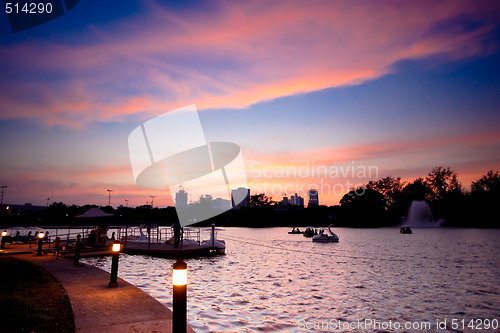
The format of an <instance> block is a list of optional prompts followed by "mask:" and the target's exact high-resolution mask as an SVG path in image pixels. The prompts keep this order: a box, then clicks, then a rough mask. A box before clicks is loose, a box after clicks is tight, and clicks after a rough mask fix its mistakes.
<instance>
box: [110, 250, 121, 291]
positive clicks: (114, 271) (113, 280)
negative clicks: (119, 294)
mask: <svg viewBox="0 0 500 333" xmlns="http://www.w3.org/2000/svg"><path fill="white" fill-rule="evenodd" d="M120 248H121V246H120V242H118V241H115V242H113V247H112V250H113V258H112V259H111V276H110V278H109V284H108V287H109V288H114V287H117V286H118V257H119V256H120Z"/></svg>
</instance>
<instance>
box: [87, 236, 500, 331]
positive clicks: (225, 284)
mask: <svg viewBox="0 0 500 333" xmlns="http://www.w3.org/2000/svg"><path fill="white" fill-rule="evenodd" d="M289 230H290V229H287V228H269V229H249V228H226V229H225V231H224V232H223V233H222V238H224V239H225V240H226V244H227V249H226V255H225V256H219V257H212V258H199V259H187V260H186V262H187V264H188V279H189V285H188V323H189V325H190V326H191V327H192V328H193V329H194V330H195V331H196V332H259V331H261V332H305V331H325V332H353V331H356V332H377V331H380V332H385V331H389V332H391V331H398V332H419V331H420V332H429V331H432V332H447V331H449V332H484V331H488V332H493V331H500V328H498V327H500V324H499V322H498V321H499V320H500V260H499V256H498V254H499V253H500V230H478V229H444V228H432V229H414V230H413V231H414V232H413V234H411V235H402V234H400V233H399V229H395V228H381V229H348V228H334V232H335V233H336V234H337V235H338V236H339V237H340V242H339V243H327V244H319V243H312V242H311V239H308V238H305V237H303V236H302V235H289V234H288V233H287V232H288V231H289ZM82 261H85V262H87V263H91V264H93V265H95V266H98V267H100V268H103V269H105V270H108V271H109V269H110V266H111V261H110V258H93V259H91V258H86V259H84V260H82ZM173 262H174V260H172V259H162V258H153V257H148V256H130V255H124V254H122V255H121V257H120V266H119V272H118V275H119V276H120V277H121V278H123V279H125V280H126V281H128V282H130V283H132V284H134V285H136V286H137V287H139V288H141V289H143V290H144V291H145V292H147V293H149V294H150V295H152V296H153V297H155V298H156V299H158V300H159V301H160V302H161V303H163V304H164V305H166V306H167V307H169V308H170V309H171V308H172V287H171V274H172V273H171V272H172V264H173ZM145 311H147V309H145ZM471 320H474V321H472V322H471ZM445 321H446V322H445ZM487 328H489V329H487Z"/></svg>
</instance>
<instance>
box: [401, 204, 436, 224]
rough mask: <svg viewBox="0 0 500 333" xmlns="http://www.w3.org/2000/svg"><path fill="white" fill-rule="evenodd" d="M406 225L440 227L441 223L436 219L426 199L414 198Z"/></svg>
mask: <svg viewBox="0 0 500 333" xmlns="http://www.w3.org/2000/svg"><path fill="white" fill-rule="evenodd" d="M405 224H406V225H408V226H410V227H412V228H415V227H416V228H429V227H438V226H439V223H437V221H436V220H434V217H433V216H432V212H431V208H430V207H429V204H428V203H427V202H426V201H424V200H413V201H412V203H411V205H410V209H409V210H408V219H407V220H406V223H405Z"/></svg>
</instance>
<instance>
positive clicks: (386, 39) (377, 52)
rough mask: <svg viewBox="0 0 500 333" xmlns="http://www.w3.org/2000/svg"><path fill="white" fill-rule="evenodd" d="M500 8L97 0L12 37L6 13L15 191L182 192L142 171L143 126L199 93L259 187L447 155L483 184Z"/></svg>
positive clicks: (327, 191)
mask: <svg viewBox="0 0 500 333" xmlns="http://www.w3.org/2000/svg"><path fill="white" fill-rule="evenodd" d="M2 5H3V3H2ZM499 18H500V1H489V0H488V1H477V0H473V1H457V0H451V1H270V0H268V1H193V2H189V4H185V3H184V2H183V1H153V0H144V1H105V2H101V1H90V0H81V1H80V2H79V4H78V5H77V6H76V7H75V8H74V9H72V10H71V11H69V12H68V13H67V14H65V15H63V16H61V17H59V18H57V19H55V20H53V21H50V22H48V23H45V24H42V25H40V26H38V27H35V28H32V29H29V30H25V31H21V32H18V33H13V32H12V31H11V28H10V26H9V21H8V19H7V15H6V14H5V13H4V12H2V15H1V16H0V36H1V39H0V58H1V59H2V61H1V62H0V73H1V75H0V88H1V89H0V143H1V144H0V154H1V158H0V171H1V173H0V185H6V186H8V188H7V189H5V197H4V203H12V204H24V203H26V202H30V203H32V204H33V205H45V204H46V203H47V198H50V200H49V202H59V201H61V202H63V203H65V204H68V205H71V204H77V205H83V204H86V203H91V204H97V205H106V204H107V203H108V192H107V189H112V190H113V192H112V194H111V205H112V206H115V207H116V206H118V205H125V199H127V200H129V205H131V206H137V205H143V204H145V203H146V202H147V201H150V200H151V199H150V196H151V195H154V196H155V198H154V206H158V207H166V206H168V205H173V202H172V199H171V196H170V192H169V191H168V190H167V189H165V190H150V189H144V188H141V187H139V186H138V185H136V184H135V181H134V177H133V174H132V169H131V165H130V160H129V152H128V141H127V139H128V135H129V134H130V132H131V131H132V130H133V129H134V128H136V127H137V126H139V125H140V124H141V123H143V122H144V121H146V120H148V119H150V118H153V117H155V116H157V115H161V114H163V113H165V112H167V111H170V110H174V109H177V108H181V107H183V106H186V105H190V104H196V107H197V109H198V111H199V115H200V120H201V123H202V125H203V128H204V130H205V135H206V138H207V140H209V141H227V142H233V143H236V144H238V145H239V146H240V147H241V151H242V155H243V158H244V161H245V166H246V169H247V177H248V183H249V187H250V190H251V193H252V194H255V193H260V192H265V193H266V194H268V195H269V196H272V197H273V199H281V197H283V196H284V195H285V194H286V195H288V196H290V195H292V194H294V193H295V192H298V193H299V195H302V196H303V197H307V194H306V192H307V189H308V188H310V187H317V188H319V190H320V193H319V200H320V204H327V205H334V204H337V203H338V201H339V199H340V198H341V197H342V195H344V194H345V193H346V192H348V191H349V190H350V187H352V186H355V185H357V184H363V183H367V182H368V181H369V180H376V179H378V178H381V177H386V176H394V177H402V178H403V179H404V180H406V181H411V180H413V179H415V178H417V177H424V176H426V175H427V173H428V172H430V171H431V169H432V168H433V167H436V166H443V167H450V168H451V169H453V170H454V171H456V172H457V173H458V176H459V180H460V181H461V182H462V184H463V185H464V187H465V188H466V189H467V188H468V187H469V186H470V183H471V181H474V180H476V179H478V178H480V177H481V176H482V175H484V174H486V172H487V171H488V170H500V45H499V42H500V29H499V28H500V19H499ZM196 199H197V198H192V200H196ZM306 202H307V199H306Z"/></svg>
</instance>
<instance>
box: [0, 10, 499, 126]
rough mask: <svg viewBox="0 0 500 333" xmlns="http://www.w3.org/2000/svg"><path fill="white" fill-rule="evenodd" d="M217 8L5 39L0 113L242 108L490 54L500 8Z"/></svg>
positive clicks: (69, 115) (96, 116) (63, 116)
mask: <svg viewBox="0 0 500 333" xmlns="http://www.w3.org/2000/svg"><path fill="white" fill-rule="evenodd" d="M213 6H214V8H213V11H212V12H211V14H210V15H206V14H205V13H203V12H201V11H190V12H186V11H184V12H182V14H180V13H179V14H177V13H172V12H171V11H168V10H166V9H165V8H163V7H161V6H157V5H155V4H154V3H149V10H148V12H147V13H146V14H144V15H143V16H140V17H134V18H127V19H123V20H122V21H119V22H118V23H116V24H108V25H105V26H100V27H96V28H95V29H93V30H88V31H86V32H83V33H81V35H78V36H74V37H75V38H81V39H84V40H86V41H87V42H85V43H81V44H73V45H64V44H60V43H57V42H52V41H36V42H25V43H21V44H17V45H11V46H9V47H8V48H7V47H3V48H1V49H0V54H1V55H2V59H3V61H2V66H3V68H6V69H7V68H8V70H5V71H4V73H5V75H4V78H3V79H2V82H1V84H2V86H3V87H4V89H3V90H2V92H1V93H0V102H1V104H2V106H4V107H3V109H2V113H1V114H0V116H1V117H2V118H4V119H6V118H20V117H26V118H35V119H39V120H41V121H44V122H46V123H49V124H66V125H72V126H82V124H85V123H87V122H92V121H116V120H121V119H123V118H124V117H127V116H129V115H134V114H138V113H144V114H145V115H147V114H149V115H154V114H159V113H163V112H165V110H171V109H174V108H177V107H180V106H184V105H186V104H192V103H196V104H197V105H198V108H199V109H204V108H223V107H235V108H242V107H246V106H248V105H250V104H253V103H257V102H259V101H263V100H270V99H274V98H278V97H282V96H287V95H292V94H296V93H303V92H310V91H315V90H319V89H324V88H328V87H338V86H342V85H351V84H359V83H362V82H364V81H366V80H370V79H374V78H377V77H380V76H382V75H384V74H386V73H388V72H390V71H391V65H392V64H394V63H395V62H397V61H399V60H402V59H408V58H411V59H418V58H424V57H428V56H432V55H441V56H444V57H445V58H447V59H459V58H463V57H469V56H474V55H482V54H486V53H488V52H489V51H490V49H489V47H491V46H484V44H483V43H482V42H483V40H484V38H486V37H485V36H488V35H490V34H491V33H492V32H493V31H494V27H495V26H496V22H497V21H496V18H497V17H498V14H499V9H500V4H499V3H497V2H483V1H479V2H469V1H466V2H465V1H441V2H421V1H419V2H416V1H415V2H403V3H399V4H398V5H397V6H394V5H384V4H383V3H382V4H381V3H380V2H363V4H362V5H360V4H359V3H353V2H334V1H325V2H314V3H308V4H307V6H305V5H304V3H303V2H295V1H282V2H277V1H276V2H275V1H273V2H269V1H252V2H246V3H240V2H238V3H235V2H217V3H214V4H213ZM457 17H462V18H469V19H472V20H478V21H481V22H482V23H483V24H482V26H481V27H479V28H477V29H476V30H473V31H467V30H465V29H463V28H462V27H461V26H460V25H459V24H452V23H453V21H454V20H455V19H456V18H457ZM443 22H446V23H447V24H444V23H443ZM440 25H441V26H445V27H446V28H443V27H441V28H439V27H440ZM131 27H134V29H132V28H131ZM88 40H90V42H88ZM493 47H496V46H493ZM26 77H27V78H26ZM27 94H29V97H27Z"/></svg>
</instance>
